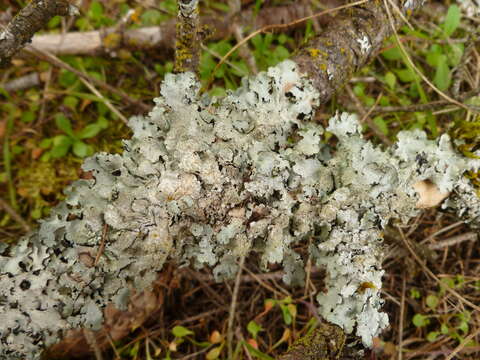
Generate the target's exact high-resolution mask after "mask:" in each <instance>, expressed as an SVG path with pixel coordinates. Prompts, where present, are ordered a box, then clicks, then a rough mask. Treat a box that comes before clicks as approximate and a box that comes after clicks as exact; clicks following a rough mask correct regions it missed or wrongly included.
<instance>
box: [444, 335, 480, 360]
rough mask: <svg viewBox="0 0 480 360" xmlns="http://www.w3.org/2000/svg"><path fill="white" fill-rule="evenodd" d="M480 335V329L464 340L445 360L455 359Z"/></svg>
mask: <svg viewBox="0 0 480 360" xmlns="http://www.w3.org/2000/svg"><path fill="white" fill-rule="evenodd" d="M478 335H480V328H478V329H477V330H476V331H474V332H472V333H471V334H470V335H468V336H467V337H466V338H465V339H463V340H462V342H461V343H460V344H458V346H457V347H456V348H455V349H453V351H452V352H451V353H450V354H449V355H448V356H447V357H446V358H445V360H452V359H454V358H455V355H457V354H458V353H459V352H460V351H462V349H463V348H464V347H465V346H466V345H467V344H468V343H469V342H470V341H471V340H472V339H474V338H476V337H477V336H478Z"/></svg>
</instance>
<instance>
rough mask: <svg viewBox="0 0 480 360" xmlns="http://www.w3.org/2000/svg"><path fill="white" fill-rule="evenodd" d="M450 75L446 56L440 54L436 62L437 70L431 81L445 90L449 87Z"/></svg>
mask: <svg viewBox="0 0 480 360" xmlns="http://www.w3.org/2000/svg"><path fill="white" fill-rule="evenodd" d="M451 80H452V77H451V75H450V68H449V67H448V65H447V57H446V56H445V55H443V54H442V55H440V56H439V58H438V63H437V70H436V72H435V77H434V78H433V83H434V84H435V85H436V86H437V87H438V88H439V89H440V90H441V91H445V90H447V89H448V88H449V86H450V82H451Z"/></svg>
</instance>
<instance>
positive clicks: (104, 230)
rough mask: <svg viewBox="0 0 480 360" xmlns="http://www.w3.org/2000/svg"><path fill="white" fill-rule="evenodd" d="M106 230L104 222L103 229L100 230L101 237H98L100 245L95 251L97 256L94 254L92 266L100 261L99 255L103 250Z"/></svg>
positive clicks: (106, 226)
mask: <svg viewBox="0 0 480 360" xmlns="http://www.w3.org/2000/svg"><path fill="white" fill-rule="evenodd" d="M107 230H108V224H107V223H105V224H104V225H103V231H102V238H101V239H100V246H99V247H98V251H97V256H95V261H94V263H93V266H97V265H98V262H99V261H100V257H101V256H102V254H103V251H104V250H105V242H106V238H107Z"/></svg>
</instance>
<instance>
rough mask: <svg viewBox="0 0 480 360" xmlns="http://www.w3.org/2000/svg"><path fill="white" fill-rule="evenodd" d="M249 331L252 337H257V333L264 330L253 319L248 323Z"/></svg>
mask: <svg viewBox="0 0 480 360" xmlns="http://www.w3.org/2000/svg"><path fill="white" fill-rule="evenodd" d="M247 331H248V332H249V333H250V334H251V335H252V338H254V339H256V338H257V334H258V333H259V332H260V331H263V328H262V327H261V326H260V325H259V324H257V323H256V322H255V321H253V320H251V321H250V322H249V323H248V325H247Z"/></svg>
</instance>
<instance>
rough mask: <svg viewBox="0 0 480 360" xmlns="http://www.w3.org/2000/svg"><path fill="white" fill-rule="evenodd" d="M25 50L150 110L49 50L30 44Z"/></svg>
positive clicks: (147, 108) (148, 108)
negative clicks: (36, 47)
mask: <svg viewBox="0 0 480 360" xmlns="http://www.w3.org/2000/svg"><path fill="white" fill-rule="evenodd" d="M25 50H27V51H29V52H31V53H32V54H34V55H36V56H38V57H40V58H42V59H44V60H45V61H48V62H49V63H51V64H52V65H55V66H58V67H60V68H62V69H65V70H68V71H70V72H72V73H74V74H75V75H77V76H78V77H81V78H84V79H86V80H88V81H90V82H91V83H93V84H95V85H97V86H100V87H101V88H103V89H105V90H107V91H110V92H111V93H113V94H116V95H118V96H120V97H121V98H122V99H123V100H125V101H127V102H129V103H130V104H132V105H135V106H138V107H140V108H141V109H142V110H144V111H150V110H151V109H152V107H151V106H148V105H146V104H144V103H143V102H141V101H139V100H136V99H132V98H131V97H130V96H129V95H127V94H126V93H125V92H123V91H122V90H119V89H117V88H115V87H113V86H111V85H109V84H107V83H105V82H104V81H102V80H99V79H97V78H94V77H92V76H89V75H88V74H86V73H84V72H83V71H80V70H77V69H75V68H74V67H73V66H70V65H68V64H67V63H65V62H63V61H62V60H60V59H59V58H58V57H56V56H55V55H53V54H51V53H49V52H46V51H43V50H40V49H35V48H34V47H32V46H26V47H25Z"/></svg>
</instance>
